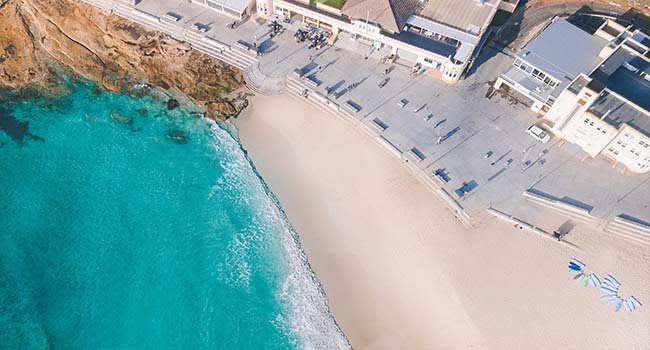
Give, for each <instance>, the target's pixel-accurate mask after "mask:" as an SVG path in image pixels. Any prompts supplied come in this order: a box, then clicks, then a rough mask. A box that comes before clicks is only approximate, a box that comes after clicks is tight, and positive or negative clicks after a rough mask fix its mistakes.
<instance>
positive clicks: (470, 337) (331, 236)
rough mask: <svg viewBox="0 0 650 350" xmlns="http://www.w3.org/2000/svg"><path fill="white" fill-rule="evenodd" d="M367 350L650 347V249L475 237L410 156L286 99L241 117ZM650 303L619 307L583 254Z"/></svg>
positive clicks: (334, 298) (529, 237)
mask: <svg viewBox="0 0 650 350" xmlns="http://www.w3.org/2000/svg"><path fill="white" fill-rule="evenodd" d="M235 124H236V125H237V127H238V128H239V132H240V138H241V142H242V144H243V145H244V147H245V148H246V149H247V150H248V151H249V154H250V156H251V158H252V159H253V161H254V163H255V165H256V166H257V168H258V170H259V172H260V173H261V174H262V176H263V177H264V179H265V180H266V181H267V182H268V184H269V186H270V188H271V190H272V191H273V192H274V193H275V194H276V195H277V196H278V198H279V200H280V202H281V204H282V206H283V208H284V209H285V210H286V212H287V214H288V217H289V219H290V221H291V223H292V225H293V226H294V228H295V229H296V231H297V232H298V233H299V235H300V237H301V241H302V244H303V248H304V249H305V251H306V253H307V255H308V257H309V261H310V263H311V265H312V267H313V269H314V270H315V272H316V274H317V276H318V278H319V279H320V281H321V282H322V283H323V286H324V288H325V290H326V292H327V294H328V297H329V300H330V305H331V308H332V311H333V313H334V315H335V317H336V319H337V321H338V322H339V324H340V326H341V327H342V329H343V331H344V332H345V333H346V334H347V336H348V337H349V339H350V341H351V343H352V345H353V347H354V348H355V349H614V348H618V349H628V350H633V349H634V350H635V349H638V350H647V349H649V348H650V345H649V344H650V292H649V291H650V278H649V277H648V276H650V252H648V250H647V249H646V248H643V247H640V246H635V245H633V244H629V243H626V242H621V241H618V240H616V239H615V238H613V237H611V236H608V235H605V234H602V233H599V232H595V231H592V230H589V229H587V228H584V227H582V226H581V225H578V226H577V227H576V229H575V230H574V231H573V232H571V237H569V238H570V240H571V241H572V242H573V243H574V244H576V245H577V246H578V247H579V249H573V248H570V247H567V246H563V245H560V244H557V243H556V242H554V241H551V240H547V239H543V238H540V237H539V236H536V235H534V234H532V233H528V232H525V231H521V230H519V229H516V228H514V227H512V226H511V225H508V224H505V223H503V222H501V221H497V219H493V218H492V219H485V220H482V222H481V224H480V225H479V227H477V228H475V229H471V230H469V229H466V228H464V227H463V226H462V225H460V224H459V223H458V222H457V220H456V219H455V218H454V217H453V216H452V215H451V213H450V212H449V211H448V210H447V209H446V208H445V207H444V205H443V204H442V203H441V202H440V201H439V200H438V198H436V197H435V196H434V195H433V194H432V193H431V192H429V191H428V190H427V189H426V188H425V187H424V186H423V185H422V184H420V183H419V182H418V181H417V180H416V179H415V178H414V177H413V176H412V174H410V173H409V172H408V170H407V169H406V168H405V167H404V166H403V165H402V164H400V161H399V160H397V159H396V158H395V157H393V156H391V155H390V154H389V153H388V152H386V151H385V150H384V149H382V148H381V147H380V146H379V145H378V144H377V143H376V142H374V141H373V140H372V139H371V138H370V137H368V136H365V135H363V134H362V133H360V132H359V131H357V130H355V129H354V128H353V127H351V126H350V125H349V124H348V123H346V122H344V121H342V120H339V119H336V118H335V117H333V116H331V115H329V114H326V113H324V112H321V111H318V110H317V109H315V108H313V107H311V106H309V105H307V104H306V103H304V102H302V101H300V100H298V99H296V98H293V97H289V96H286V95H282V96H274V97H255V98H254V99H253V101H252V107H251V108H250V109H248V110H247V111H246V112H245V113H244V114H243V115H241V116H240V117H239V118H238V120H237V121H236V122H235ZM573 257H575V258H578V259H580V260H581V261H583V262H584V263H586V264H587V267H586V270H587V271H589V272H595V273H597V274H598V276H605V275H606V274H608V273H611V274H612V275H614V276H616V277H617V278H618V280H619V281H620V282H621V284H622V287H621V290H620V294H622V295H623V296H628V295H630V294H631V295H634V296H636V297H637V298H638V299H639V300H641V302H642V303H644V306H643V307H642V308H641V309H640V310H639V311H636V312H634V313H629V312H619V313H615V312H614V311H613V309H614V307H613V306H612V305H605V304H603V303H602V302H601V301H600V300H599V298H600V297H601V296H602V295H604V294H603V292H601V291H600V290H599V289H596V288H593V287H588V288H586V287H583V286H582V285H581V284H578V283H576V282H575V281H574V280H573V279H572V276H571V275H570V274H569V272H568V270H567V267H566V266H567V263H568V261H569V259H571V258H573Z"/></svg>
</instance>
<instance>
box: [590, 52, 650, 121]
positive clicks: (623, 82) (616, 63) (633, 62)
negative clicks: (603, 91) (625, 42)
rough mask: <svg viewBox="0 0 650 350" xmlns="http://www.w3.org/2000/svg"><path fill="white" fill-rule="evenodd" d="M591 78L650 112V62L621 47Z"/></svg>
mask: <svg viewBox="0 0 650 350" xmlns="http://www.w3.org/2000/svg"><path fill="white" fill-rule="evenodd" d="M591 77H592V78H593V79H595V80H598V81H600V82H601V83H603V84H604V85H605V86H606V87H607V89H608V90H610V91H613V92H615V93H617V94H618V95H620V96H622V97H623V98H625V99H627V100H629V101H630V102H632V103H634V104H636V105H637V106H639V107H641V108H643V109H645V110H646V111H650V60H648V59H647V58H644V57H642V56H640V55H638V54H636V53H635V52H633V51H630V50H627V49H625V48H624V47H619V48H618V49H617V50H616V51H615V52H614V53H613V54H611V55H610V56H609V57H608V58H607V60H605V62H603V63H602V64H601V65H600V66H599V67H598V68H597V69H596V70H594V72H592V73H591Z"/></svg>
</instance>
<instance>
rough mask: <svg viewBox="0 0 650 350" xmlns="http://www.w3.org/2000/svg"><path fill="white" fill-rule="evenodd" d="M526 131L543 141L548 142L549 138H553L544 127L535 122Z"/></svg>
mask: <svg viewBox="0 0 650 350" xmlns="http://www.w3.org/2000/svg"><path fill="white" fill-rule="evenodd" d="M526 132H527V133H528V135H530V136H532V137H533V138H534V139H535V140H537V141H539V142H541V143H547V142H548V141H549V140H551V135H549V134H548V133H546V131H544V129H542V128H540V127H539V126H537V125H535V124H533V125H531V126H529V127H528V129H527V130H526Z"/></svg>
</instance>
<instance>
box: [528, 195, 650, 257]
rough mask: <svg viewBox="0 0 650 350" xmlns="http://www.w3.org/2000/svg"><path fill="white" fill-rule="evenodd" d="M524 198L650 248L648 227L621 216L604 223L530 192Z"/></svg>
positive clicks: (560, 202) (587, 214)
mask: <svg viewBox="0 0 650 350" xmlns="http://www.w3.org/2000/svg"><path fill="white" fill-rule="evenodd" d="M524 197H525V198H526V199H528V200H530V201H532V202H534V203H537V204H539V205H542V206H544V207H547V208H550V209H553V210H555V211H556V212H559V213H561V214H564V215H565V216H567V217H569V218H572V219H574V220H576V221H580V222H583V223H586V224H590V225H592V226H593V227H601V228H602V229H603V231H605V232H606V233H610V234H613V235H615V236H616V237H619V238H622V239H625V240H627V241H630V242H633V243H637V244H641V245H646V246H650V225H645V224H642V223H639V222H636V221H633V220H630V219H627V218H626V217H625V216H622V215H619V216H617V217H615V218H614V220H611V221H606V222H605V221H604V220H601V219H599V218H597V217H595V216H593V215H591V213H590V212H589V210H587V209H585V208H581V207H579V206H576V205H573V204H570V203H567V202H564V201H562V200H558V199H556V198H552V197H551V196H546V195H544V194H541V193H538V192H534V191H530V190H527V191H525V192H524Z"/></svg>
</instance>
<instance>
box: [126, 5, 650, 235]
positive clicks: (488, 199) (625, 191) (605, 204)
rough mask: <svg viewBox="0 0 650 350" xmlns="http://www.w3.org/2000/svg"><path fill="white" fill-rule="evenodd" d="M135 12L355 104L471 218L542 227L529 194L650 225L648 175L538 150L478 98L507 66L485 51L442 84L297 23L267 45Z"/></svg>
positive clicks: (252, 23)
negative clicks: (510, 219) (325, 41)
mask: <svg viewBox="0 0 650 350" xmlns="http://www.w3.org/2000/svg"><path fill="white" fill-rule="evenodd" d="M137 8H138V9H142V10H143V11H147V12H150V13H152V14H155V15H157V16H163V15H164V14H165V13H167V12H169V11H171V12H174V13H176V14H179V15H181V16H182V18H183V19H182V20H181V21H180V23H179V25H181V26H183V27H184V28H185V30H189V28H191V27H192V26H194V25H195V24H196V23H201V24H203V25H206V26H207V28H208V30H207V31H206V33H204V35H205V36H208V37H210V38H213V39H216V40H219V41H221V42H225V43H228V44H231V45H234V44H235V43H237V42H238V41H243V42H246V43H250V44H255V45H256V46H257V47H258V48H259V51H260V56H258V60H259V62H257V63H255V64H253V65H254V67H252V68H247V69H255V70H256V71H257V73H256V74H257V75H258V76H259V75H260V74H261V75H262V76H263V77H267V78H269V79H270V80H273V81H275V82H276V83H277V82H280V83H282V84H285V83H286V78H287V77H288V76H292V75H293V74H294V71H295V70H300V71H301V72H303V74H304V76H303V78H302V79H303V81H305V82H307V83H308V84H309V86H310V89H311V90H312V91H314V92H319V93H320V94H322V95H324V96H328V97H329V98H330V100H332V101H335V102H336V103H337V104H339V105H341V106H343V105H346V104H348V105H351V106H355V108H356V109H357V110H358V112H355V113H352V115H353V116H354V117H355V118H356V119H357V120H358V121H359V122H361V123H364V124H366V125H368V126H369V127H370V128H371V129H374V130H376V133H377V135H380V136H381V137H383V139H385V140H387V142H389V143H390V144H392V145H393V146H394V147H395V148H397V149H399V150H400V151H401V152H402V153H403V154H404V155H407V154H411V155H415V156H410V157H409V156H404V157H403V159H404V160H406V161H409V162H410V163H412V165H413V164H414V165H416V166H417V167H418V168H419V169H421V170H422V171H423V172H424V173H425V174H426V175H427V176H428V177H431V178H433V179H435V181H436V182H437V183H438V184H439V186H441V187H442V188H444V189H445V190H446V192H447V193H449V194H450V195H451V196H452V197H453V198H454V199H455V200H456V201H457V202H458V203H459V204H460V205H461V206H462V207H463V208H464V209H465V210H466V211H467V213H469V214H470V215H471V216H472V217H475V218H481V217H484V216H485V215H486V214H485V213H486V211H485V209H487V208H489V207H493V208H497V209H499V210H502V211H505V212H508V213H511V214H512V215H514V216H517V217H520V218H523V219H526V220H527V221H529V222H534V223H535V224H537V225H544V224H545V222H544V221H546V220H547V219H545V218H546V217H548V214H547V212H548V210H547V209H545V208H542V207H541V206H539V204H537V203H534V202H531V201H529V200H527V199H526V198H525V197H524V196H523V194H524V192H525V191H527V190H530V191H533V192H535V193H539V194H541V195H544V196H547V197H548V198H554V199H557V200H560V201H562V202H566V203H569V204H572V205H575V206H577V207H580V208H584V209H586V210H587V211H589V212H590V214H591V215H593V216H595V217H597V218H599V219H606V220H611V219H612V218H614V217H616V216H618V215H621V214H624V215H626V216H629V217H632V218H635V219H638V220H640V221H643V222H650V203H649V202H650V200H649V199H650V176H648V175H638V174H632V173H625V172H622V171H621V170H619V169H614V168H612V166H611V164H610V163H609V162H607V161H606V160H604V159H600V158H598V159H589V160H584V153H583V152H582V151H581V150H580V149H579V148H578V147H577V146H574V145H571V144H560V142H558V141H557V140H555V139H552V140H551V141H550V142H549V143H547V144H541V143H539V142H537V141H536V140H535V139H533V138H532V137H531V136H529V135H528V134H527V133H526V132H525V130H526V128H527V127H528V126H530V125H531V124H534V123H535V122H536V121H537V115H536V114H535V113H533V112H532V111H530V110H529V109H528V108H527V107H526V106H524V105H522V104H520V103H517V102H516V101H515V100H513V99H512V98H510V97H507V96H502V95H501V94H500V93H496V94H495V95H493V96H492V97H491V98H488V97H486V96H487V95H488V91H489V87H490V85H491V83H492V82H493V81H494V80H495V79H496V77H497V76H498V75H499V74H501V73H503V72H504V71H506V70H507V68H508V67H509V66H510V65H511V64H512V58H511V57H508V56H507V55H505V54H503V53H501V52H500V51H497V50H495V49H492V48H489V47H487V48H485V49H483V51H482V53H481V55H480V56H479V57H478V59H477V63H476V64H475V66H474V67H472V69H471V70H470V74H469V76H468V77H467V78H466V79H465V80H462V81H461V82H459V83H457V84H455V85H447V84H445V83H444V82H442V81H441V80H439V79H436V78H435V77H433V76H430V75H429V74H428V73H421V74H419V75H413V74H411V67H410V66H409V64H408V63H406V62H399V61H398V62H396V63H395V64H392V65H389V64H384V63H380V58H381V57H384V56H385V55H386V54H387V53H388V52H387V51H381V50H380V51H376V50H372V49H371V48H370V47H368V46H365V45H362V44H360V43H359V42H357V41H354V40H353V39H352V38H350V37H346V36H345V35H341V36H340V37H339V38H338V41H337V43H336V44H335V45H334V46H326V47H324V48H323V49H321V50H318V51H315V50H313V49H312V50H310V49H309V48H308V43H307V42H304V43H297V42H296V40H295V39H294V37H293V33H294V31H295V30H296V29H297V28H299V27H302V26H303V25H302V24H301V23H299V22H297V21H293V23H283V25H284V26H285V31H284V32H283V33H281V34H279V35H277V36H275V37H273V38H271V37H270V36H269V27H268V23H267V22H263V21H260V20H255V19H249V20H248V21H246V22H244V23H242V24H241V25H239V26H238V27H237V28H235V29H231V28H230V27H229V26H228V25H229V24H230V23H232V22H233V20H232V19H230V18H227V17H224V16H222V15H219V14H216V13H212V12H211V11H209V10H206V9H205V8H203V7H200V6H198V5H194V4H190V3H180V2H178V1H173V0H162V1H160V0H143V1H142V2H140V3H139V5H137ZM385 80H387V82H385V85H384V86H383V87H380V86H379V85H380V82H382V81H385ZM258 90H259V89H258ZM274 92H276V93H277V92H278V91H274ZM348 102H349V103H348ZM323 136H324V137H326V136H327V135H323ZM350 151H351V152H353V151H354V150H350ZM436 174H438V175H436ZM553 225H555V221H553ZM553 228H556V227H548V229H551V230H552V229H553Z"/></svg>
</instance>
